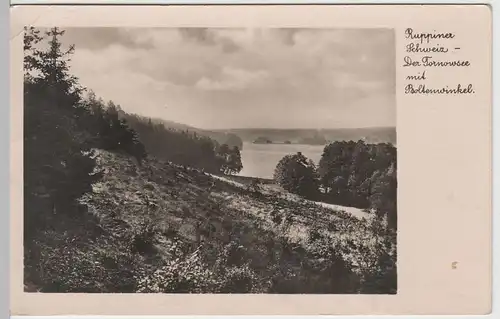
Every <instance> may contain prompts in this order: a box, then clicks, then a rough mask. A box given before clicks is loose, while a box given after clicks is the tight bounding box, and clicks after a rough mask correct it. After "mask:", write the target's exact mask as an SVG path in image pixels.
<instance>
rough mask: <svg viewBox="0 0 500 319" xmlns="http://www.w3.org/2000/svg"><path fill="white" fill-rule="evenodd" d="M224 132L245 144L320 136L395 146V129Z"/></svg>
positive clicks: (280, 141) (332, 139)
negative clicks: (255, 141)
mask: <svg viewBox="0 0 500 319" xmlns="http://www.w3.org/2000/svg"><path fill="white" fill-rule="evenodd" d="M225 132H228V133H233V134H236V135H238V136H239V137H240V138H241V139H242V140H243V141H245V142H252V141H254V140H255V139H257V138H259V137H266V138H268V139H270V140H271V141H273V142H278V143H283V142H285V141H290V142H292V143H299V142H300V141H302V140H304V139H309V138H312V137H314V136H315V135H316V134H319V135H321V136H322V137H324V138H325V139H326V140H327V141H329V142H334V141H358V140H360V139H365V140H366V142H367V143H391V144H396V128H395V127H380V128H378V127H375V128H356V129H319V130H315V129H259V128H252V129H230V130H226V131H225Z"/></svg>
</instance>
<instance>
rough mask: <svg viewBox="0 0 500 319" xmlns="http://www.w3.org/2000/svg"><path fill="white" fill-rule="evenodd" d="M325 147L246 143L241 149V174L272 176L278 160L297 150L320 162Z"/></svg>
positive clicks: (262, 176) (261, 176)
mask: <svg viewBox="0 0 500 319" xmlns="http://www.w3.org/2000/svg"><path fill="white" fill-rule="evenodd" d="M323 149H324V146H323V145H302V144H253V143H244V144H243V150H242V151H241V161H242V163H243V170H242V171H241V172H240V174H239V175H242V176H252V177H260V178H272V177H273V172H274V169H275V168H276V165H277V164H278V162H279V161H280V160H281V159H282V158H283V157H284V156H285V155H289V154H295V153H297V152H302V154H304V155H305V156H306V157H307V158H309V159H311V160H313V161H314V163H316V164H318V163H319V160H320V158H321V154H323Z"/></svg>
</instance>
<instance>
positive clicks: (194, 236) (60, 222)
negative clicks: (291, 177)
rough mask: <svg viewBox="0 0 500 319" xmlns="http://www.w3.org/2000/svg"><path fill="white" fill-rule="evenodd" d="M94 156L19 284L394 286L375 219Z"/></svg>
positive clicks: (288, 288) (384, 289) (38, 238)
mask: <svg viewBox="0 0 500 319" xmlns="http://www.w3.org/2000/svg"><path fill="white" fill-rule="evenodd" d="M97 162H98V167H99V170H102V172H103V178H102V179H101V180H100V181H99V182H97V183H95V184H94V185H93V190H92V191H91V192H88V193H86V194H85V195H83V197H82V198H81V199H80V202H81V205H82V206H81V209H80V210H79V212H78V213H72V214H69V213H68V214H58V215H57V216H56V215H54V216H53V217H50V216H49V217H48V219H50V220H46V223H45V225H48V226H46V227H44V226H41V227H39V228H38V230H37V232H36V233H35V234H32V237H33V238H35V239H34V241H33V244H32V245H30V247H31V248H30V249H26V251H25V258H26V262H25V264H26V268H25V282H26V283H27V286H26V289H27V290H28V291H45V292H56V291H66V292H137V291H138V292H216V293H227V292H236V293H238V292H239V293H246V292H252V293H262V292H269V293H371V292H372V293H373V292H377V293H394V292H395V269H394V268H393V267H394V266H395V265H394V260H395V258H396V256H395V251H394V250H395V246H394V237H392V235H390V234H389V233H388V232H387V231H386V230H385V228H384V227H383V224H380V223H379V222H378V221H377V220H375V219H371V218H367V219H360V218H357V217H355V216H353V215H351V214H349V213H346V212H342V211H340V209H339V208H338V207H337V208H332V206H324V205H320V204H317V203H314V202H310V201H306V200H303V199H300V198H299V197H296V196H293V195H290V194H288V193H287V192H285V191H283V190H282V189H280V188H279V187H277V186H276V185H273V184H270V183H267V184H262V185H259V186H255V185H254V184H251V185H248V184H246V183H240V181H238V180H229V179H226V178H225V177H218V176H211V175H207V174H205V173H202V172H200V171H197V170H193V169H187V168H182V167H179V166H176V165H173V164H170V163H167V162H162V161H158V160H156V159H147V160H145V161H144V163H143V164H142V166H138V165H136V163H135V162H134V160H132V159H131V158H129V157H127V156H124V155H118V154H115V153H110V152H106V151H98V155H97ZM39 205H40V209H41V210H42V209H43V205H46V203H45V204H44V203H43V202H42V201H41V202H40V203H39Z"/></svg>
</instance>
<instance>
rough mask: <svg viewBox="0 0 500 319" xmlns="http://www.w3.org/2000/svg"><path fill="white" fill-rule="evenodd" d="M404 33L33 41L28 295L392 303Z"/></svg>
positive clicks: (27, 58)
mask: <svg viewBox="0 0 500 319" xmlns="http://www.w3.org/2000/svg"><path fill="white" fill-rule="evenodd" d="M395 69H396V63H395V32H394V30H393V29H385V28H371V29H368V28H357V29H342V28H323V29H308V28H197V27H189V28H113V27H104V28H100V27H81V28H64V27H52V28H35V27H29V26H27V27H25V29H24V102H23V103H24V120H23V121H24V129H23V130H24V146H23V148H24V169H23V170H24V218H23V220H24V221H23V223H24V233H23V234H24V239H23V241H24V291H25V292H42V293H75V292H80V293H179V294H180V293H197V294H200V293H202V294H204V293H212V294H215V293H224V294H227V293H245V294H248V293H252V294H396V293H397V291H398V290H397V287H398V285H397V269H396V261H397V249H396V248H397V243H396V234H397V198H396V197H397V196H396V194H397V156H396V155H397V152H396V151H397V148H396V93H395V87H396V80H395Z"/></svg>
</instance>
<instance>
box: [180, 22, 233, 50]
mask: <svg viewBox="0 0 500 319" xmlns="http://www.w3.org/2000/svg"><path fill="white" fill-rule="evenodd" d="M178 31H179V34H180V35H181V36H182V37H183V38H184V39H186V40H188V41H195V42H197V43H199V44H201V45H207V46H219V47H220V48H221V49H222V51H223V52H224V53H233V52H236V51H238V50H239V46H238V45H237V44H236V43H235V42H234V41H233V40H231V38H229V37H225V36H223V35H220V34H219V33H218V32H217V29H208V28H179V29H178Z"/></svg>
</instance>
